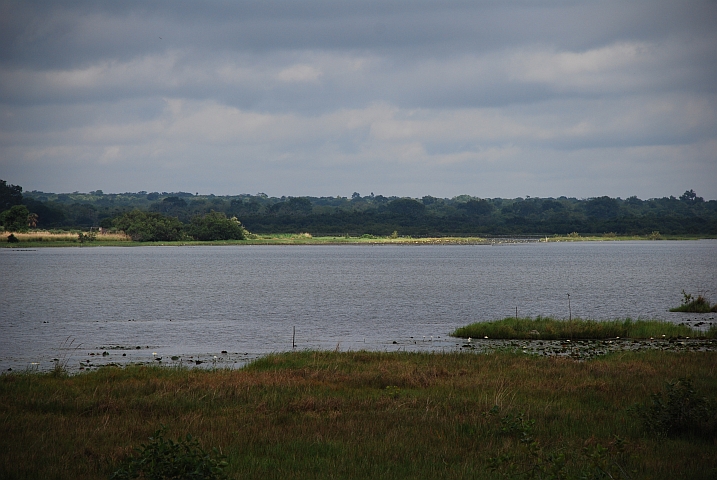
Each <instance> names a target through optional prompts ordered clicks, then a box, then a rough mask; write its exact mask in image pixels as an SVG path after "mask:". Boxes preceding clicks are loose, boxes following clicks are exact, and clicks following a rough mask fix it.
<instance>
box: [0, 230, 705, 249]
mask: <svg viewBox="0 0 717 480" xmlns="http://www.w3.org/2000/svg"><path fill="white" fill-rule="evenodd" d="M79 233H80V232H79V231H77V232H66V231H30V232H27V233H14V234H13V235H14V236H15V238H17V239H18V240H19V242H18V243H8V242H7V237H8V235H10V232H0V247H15V248H39V247H78V246H156V245H161V246H185V245H195V246H196V245H346V244H351V245H354V244H357V245H392V244H396V245H492V244H500V243H512V242H515V241H516V240H514V239H510V238H502V237H501V238H490V237H475V236H469V237H420V238H413V237H410V236H375V235H362V236H358V237H351V236H322V237H315V236H312V235H310V234H308V233H298V234H289V233H287V234H269V235H250V237H249V238H247V239H246V240H222V241H212V242H203V241H193V240H182V241H173V242H133V241H131V239H130V238H129V237H127V236H126V235H124V234H121V233H113V234H100V235H97V236H96V237H95V238H94V239H93V240H91V241H85V242H80V240H79V235H78V234H79ZM704 238H711V237H708V236H684V235H673V236H660V237H659V239H664V240H699V239H704ZM619 240H655V237H654V236H652V235H643V236H639V235H633V236H615V235H609V234H608V235H597V236H579V235H578V236H570V235H566V236H558V235H553V236H546V237H542V238H538V237H537V236H533V239H532V240H530V241H536V242H537V241H540V242H543V243H544V242H583V241H619ZM518 241H525V240H518Z"/></svg>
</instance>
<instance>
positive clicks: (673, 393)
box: [631, 378, 717, 439]
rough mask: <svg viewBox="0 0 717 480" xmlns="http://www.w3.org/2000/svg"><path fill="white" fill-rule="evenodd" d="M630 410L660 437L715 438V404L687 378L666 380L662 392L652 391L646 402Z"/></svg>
mask: <svg viewBox="0 0 717 480" xmlns="http://www.w3.org/2000/svg"><path fill="white" fill-rule="evenodd" d="M631 410H632V411H633V412H635V413H636V414H637V416H638V417H639V418H640V419H641V420H642V422H643V425H644V427H645V428H646V429H647V430H648V431H649V432H651V433H654V434H656V435H658V436H661V437H672V436H680V435H686V436H694V437H703V438H709V439H715V438H717V405H715V402H714V401H710V400H708V399H707V398H706V397H704V396H701V395H699V394H698V393H697V392H696V391H695V390H694V388H693V386H692V382H691V381H690V380H689V379H687V378H681V379H679V380H678V381H677V382H675V383H668V384H667V387H666V388H665V392H664V394H663V393H654V394H652V395H651V396H650V402H649V403H646V404H638V405H635V406H634V407H631Z"/></svg>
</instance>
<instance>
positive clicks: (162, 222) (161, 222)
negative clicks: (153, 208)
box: [112, 210, 184, 242]
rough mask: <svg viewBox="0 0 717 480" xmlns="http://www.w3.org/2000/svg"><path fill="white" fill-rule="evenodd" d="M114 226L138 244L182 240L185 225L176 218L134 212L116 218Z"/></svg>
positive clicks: (139, 211) (138, 211)
mask: <svg viewBox="0 0 717 480" xmlns="http://www.w3.org/2000/svg"><path fill="white" fill-rule="evenodd" d="M112 224H113V225H114V226H115V228H117V229H118V230H121V231H123V232H124V233H126V234H127V235H129V236H130V237H131V238H132V240H134V241H137V242H164V241H167V242H169V241H175V240H181V239H182V238H183V236H184V233H183V231H182V230H183V227H184V224H183V223H182V222H180V221H179V220H178V219H177V218H174V217H165V216H164V215H162V214H159V213H148V212H143V211H141V210H133V211H131V212H128V213H125V214H124V215H122V216H121V217H118V218H115V219H114V220H113V221H112Z"/></svg>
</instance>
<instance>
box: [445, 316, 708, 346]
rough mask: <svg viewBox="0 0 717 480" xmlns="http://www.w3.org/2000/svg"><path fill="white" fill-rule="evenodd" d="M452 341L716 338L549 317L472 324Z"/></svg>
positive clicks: (653, 324) (653, 325)
mask: <svg viewBox="0 0 717 480" xmlns="http://www.w3.org/2000/svg"><path fill="white" fill-rule="evenodd" d="M452 335H453V336H454V337H462V338H468V337H472V338H484V337H488V338H493V339H543V340H562V339H584V340H588V339H605V338H616V337H621V338H650V337H653V338H663V337H666V338H676V337H692V338H696V337H706V338H717V329H714V328H710V329H709V330H707V331H706V332H705V331H700V330H696V329H694V328H690V327H688V326H686V325H675V324H673V323H669V322H662V321H657V320H637V321H633V320H631V319H629V318H628V319H626V320H611V321H595V320H581V319H573V320H556V319H554V318H549V317H537V318H529V317H526V318H516V317H507V318H504V319H503V320H496V321H493V322H478V323H472V324H470V325H467V326H465V327H461V328H458V329H456V331H455V332H453V333H452Z"/></svg>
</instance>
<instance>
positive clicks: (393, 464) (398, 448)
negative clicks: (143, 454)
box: [0, 351, 717, 479]
mask: <svg viewBox="0 0 717 480" xmlns="http://www.w3.org/2000/svg"><path fill="white" fill-rule="evenodd" d="M715 365H717V354H716V353H714V352H712V353H709V352H703V353H697V352H693V353H682V354H675V353H669V352H661V351H648V352H640V353H634V352H625V353H620V354H615V355H608V356H604V357H600V358H599V359H594V360H589V361H582V362H576V361H573V360H570V359H558V358H542V357H531V356H526V355H519V354H513V353H505V352H501V353H492V354H488V355H477V354H473V353H450V354H440V353H380V352H339V353H336V352H316V351H301V352H290V353H285V354H275V355H269V356H267V357H264V358H261V359H260V360H258V361H256V362H254V363H253V364H251V365H249V366H248V367H246V368H244V369H241V370H209V371H200V370H189V369H184V368H162V367H140V366H131V367H127V368H122V369H121V368H103V369H100V370H97V371H94V372H91V373H84V374H79V375H73V376H68V375H53V374H37V373H35V374H29V373H25V374H12V375H7V374H6V375H2V376H0V411H1V412H2V414H1V415H0V426H1V427H2V431H3V435H0V478H58V479H63V478H73V479H89V478H101V477H105V478H106V477H107V476H108V475H109V474H110V473H111V472H113V471H114V470H115V469H116V468H117V466H118V465H119V464H120V463H121V462H122V461H123V460H125V459H127V458H128V457H129V455H130V454H131V453H132V448H133V447H139V445H140V444H142V443H147V439H148V437H149V436H150V435H152V433H153V432H155V431H156V430H157V428H160V425H166V427H167V429H166V437H167V438H182V437H184V436H186V434H191V435H192V436H193V437H194V438H196V439H197V440H198V441H199V442H200V445H201V447H202V448H203V449H205V450H207V451H209V450H210V449H211V448H212V447H216V448H218V449H219V450H220V451H221V453H222V454H224V455H226V458H227V461H228V464H229V465H228V467H227V468H228V473H229V474H230V476H231V477H232V478H249V479H251V478H257V479H259V478H261V479H274V478H276V479H279V478H281V479H294V478H318V479H323V478H419V479H420V478H431V479H435V478H448V479H453V478H455V479H458V478H478V479H482V478H496V476H498V474H500V473H501V472H494V471H490V469H489V468H488V466H489V465H490V463H491V462H490V459H491V458H498V457H501V456H510V455H512V456H513V457H512V458H514V459H515V461H516V462H530V461H533V460H531V458H533V457H531V453H530V452H525V449H524V444H522V443H521V441H520V438H519V437H517V436H516V435H514V434H513V433H511V431H507V430H506V428H505V427H506V425H505V419H506V418H508V419H510V418H512V419H516V418H518V417H519V416H520V418H522V419H524V420H525V421H526V422H532V427H531V428H532V433H531V435H532V437H533V438H534V440H535V441H536V442H538V444H539V445H540V449H541V452H545V454H546V455H548V454H552V453H562V454H564V456H565V462H566V463H565V471H564V473H565V475H566V476H567V477H569V478H573V477H576V478H577V477H578V476H580V475H583V474H585V473H586V472H587V473H589V472H590V471H591V470H590V469H591V468H592V467H591V465H592V463H591V462H593V460H594V459H591V458H589V457H588V456H586V454H585V452H586V448H587V447H590V448H593V450H590V451H598V450H597V445H601V446H604V447H605V448H606V449H607V450H608V453H606V454H603V457H598V460H600V458H602V459H606V460H612V459H613V453H610V452H612V450H610V445H611V442H614V441H615V437H614V436H615V435H617V436H618V437H620V438H621V439H623V440H624V442H623V443H624V445H625V454H624V457H620V458H618V457H617V456H615V457H614V458H615V459H617V460H620V461H624V462H625V467H626V468H627V469H628V471H630V472H633V473H631V478H713V476H714V474H715V473H717V470H716V469H717V450H715V449H714V448H711V445H712V444H711V442H708V441H702V440H695V439H691V438H686V437H684V438H683V437H675V438H672V437H670V438H665V439H660V438H657V437H655V436H654V435H651V434H650V433H649V432H647V431H645V430H644V428H643V426H642V421H641V419H640V418H637V417H634V416H633V415H632V414H631V413H630V412H629V411H628V409H627V407H628V406H630V405H633V404H638V403H644V402H645V401H647V400H649V398H650V395H651V394H652V393H655V392H660V391H663V390H664V386H665V384H666V382H667V381H675V380H677V379H678V378H682V377H689V378H692V379H693V386H694V389H695V390H696V391H698V392H701V394H704V395H705V396H707V397H708V398H715V397H716V396H717V382H716V381H715V370H714V369H715V367H714V366H715ZM496 405H497V410H496V409H495V408H494V407H495V406H496ZM491 411H497V412H499V417H501V418H502V419H503V421H504V424H501V423H500V422H499V421H498V419H497V417H493V416H492V415H488V414H487V412H491ZM512 424H515V421H513V423H512ZM512 424H510V423H509V424H508V426H509V427H511V429H512V428H513V427H512V426H511V425H512ZM508 430H510V429H508ZM614 455H618V454H617V453H615V454H614ZM546 458H547V457H546ZM515 478H521V477H520V476H518V477H515Z"/></svg>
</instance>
